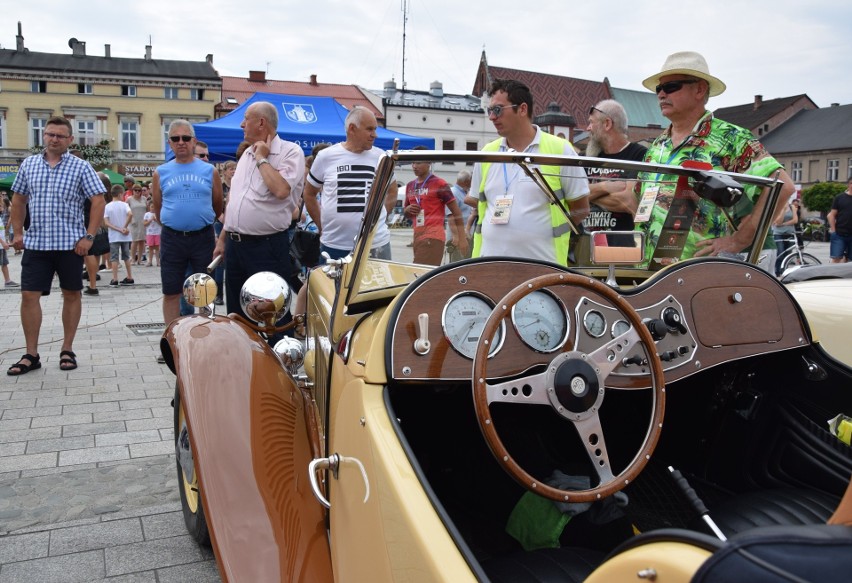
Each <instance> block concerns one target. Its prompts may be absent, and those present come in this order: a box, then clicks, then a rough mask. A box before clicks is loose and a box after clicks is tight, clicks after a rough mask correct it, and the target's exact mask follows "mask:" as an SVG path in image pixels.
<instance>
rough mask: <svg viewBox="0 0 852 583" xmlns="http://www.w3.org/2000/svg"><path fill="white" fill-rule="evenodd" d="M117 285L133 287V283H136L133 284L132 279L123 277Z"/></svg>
mask: <svg viewBox="0 0 852 583" xmlns="http://www.w3.org/2000/svg"><path fill="white" fill-rule="evenodd" d="M118 283H119V284H120V285H133V284H134V283H136V282H135V281H133V280H132V279H130V278H129V277H125V278H124V279H122V280H121V281H120V282H118Z"/></svg>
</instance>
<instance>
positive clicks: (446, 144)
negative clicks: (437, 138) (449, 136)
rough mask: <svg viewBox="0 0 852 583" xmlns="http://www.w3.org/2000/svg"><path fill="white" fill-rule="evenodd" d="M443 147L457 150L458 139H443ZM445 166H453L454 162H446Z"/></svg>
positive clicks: (443, 148)
mask: <svg viewBox="0 0 852 583" xmlns="http://www.w3.org/2000/svg"><path fill="white" fill-rule="evenodd" d="M441 149H442V150H455V149H456V141H455V140H441ZM443 164H444V166H452V165H453V162H444V163H443Z"/></svg>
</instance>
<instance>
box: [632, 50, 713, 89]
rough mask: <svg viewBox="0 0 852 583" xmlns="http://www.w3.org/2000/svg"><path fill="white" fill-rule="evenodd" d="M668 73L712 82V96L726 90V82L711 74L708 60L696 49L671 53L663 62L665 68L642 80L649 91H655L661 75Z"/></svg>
mask: <svg viewBox="0 0 852 583" xmlns="http://www.w3.org/2000/svg"><path fill="white" fill-rule="evenodd" d="M666 75H691V76H692V77H698V78H699V79H704V80H705V81H707V83H709V84H710V97H715V96H716V95H721V94H722V93H723V92H724V91H725V84H724V83H722V81H721V80H719V79H717V78H716V77H714V76H713V75H711V74H710V68H709V67H708V66H707V61H706V60H704V57H702V56H701V55H700V54H698V53H696V52H694V51H682V52H680V53H673V54H671V55H669V56H668V57H666V62H665V63H663V70H662V71H660V72H659V73H657V74H656V75H651V76H650V77H648V78H647V79H645V80H644V81H642V85H644V86H645V88H646V89H648V90H649V91H654V88H655V87H656V86H657V85H659V84H660V77H664V76H666Z"/></svg>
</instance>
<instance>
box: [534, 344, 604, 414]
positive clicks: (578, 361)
mask: <svg viewBox="0 0 852 583" xmlns="http://www.w3.org/2000/svg"><path fill="white" fill-rule="evenodd" d="M546 383H547V387H548V396H549V399H550V403H551V405H552V406H553V408H554V409H555V410H556V412H557V413H559V414H560V415H562V416H563V417H565V418H567V419H572V420H577V419H582V418H584V417H586V416H587V415H589V414H591V413H593V412H595V411H596V410H597V409H598V408H599V407H600V403H601V401H602V400H603V394H604V391H602V390H601V383H600V380H599V379H598V375H597V372H596V371H595V369H594V368H593V367H592V366H591V365H590V364H589V363H588V362H587V360H586V355H585V354H583V353H581V352H576V351H573V352H565V353H562V354H560V355H558V356H557V357H556V358H555V359H553V361H552V362H551V363H550V366H549V368H548V372H547V381H546Z"/></svg>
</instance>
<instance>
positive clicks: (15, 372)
mask: <svg viewBox="0 0 852 583" xmlns="http://www.w3.org/2000/svg"><path fill="white" fill-rule="evenodd" d="M24 360H29V361H30V363H29V364H24V363H23V361H24ZM37 368H41V357H39V356H38V355H36V356H33V355H32V354H25V355H23V356H22V357H21V358H20V360H18V362H16V363H15V364H13V365H12V366H10V367H9V370H7V371H6V374H7V375H9V376H11V377H16V376H19V375H22V374H27V373H28V372H30V371H31V370H35V369H37Z"/></svg>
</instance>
